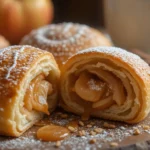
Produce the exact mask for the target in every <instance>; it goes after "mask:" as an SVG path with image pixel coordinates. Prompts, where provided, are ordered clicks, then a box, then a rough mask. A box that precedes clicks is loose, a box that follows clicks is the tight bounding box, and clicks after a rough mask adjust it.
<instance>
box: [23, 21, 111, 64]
mask: <svg viewBox="0 0 150 150" xmlns="http://www.w3.org/2000/svg"><path fill="white" fill-rule="evenodd" d="M21 44H29V45H33V46H35V47H39V48H41V49H43V50H47V51H50V52H52V53H53V55H54V56H55V57H56V60H57V62H58V63H61V62H64V61H65V60H66V59H67V58H68V57H69V56H71V55H73V54H74V53H76V52H78V51H79V50H82V49H85V48H89V47H93V46H101V45H103V46H110V45H111V42H110V41H109V40H108V39H107V38H106V37H105V36H104V35H103V34H102V33H101V32H99V31H97V30H95V29H93V28H90V27H88V26H86V25H80V24H73V23H61V24H52V25H49V26H45V27H43V28H40V29H38V30H34V31H32V32H31V33H30V34H29V35H27V36H25V37H24V38H23V39H22V41H21Z"/></svg>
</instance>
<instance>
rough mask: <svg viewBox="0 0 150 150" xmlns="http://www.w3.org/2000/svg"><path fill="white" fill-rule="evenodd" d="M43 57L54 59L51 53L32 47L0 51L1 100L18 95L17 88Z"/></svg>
mask: <svg viewBox="0 0 150 150" xmlns="http://www.w3.org/2000/svg"><path fill="white" fill-rule="evenodd" d="M42 55H47V57H50V59H54V58H53V57H52V55H51V54H50V53H48V52H46V51H42V50H40V49H37V48H34V47H31V46H13V47H8V48H5V49H2V50H0V98H1V99H3V98H6V97H9V98H10V97H12V96H13V95H15V94H16V93H15V92H16V91H17V90H16V88H17V89H18V88H19V85H20V82H22V80H23V78H24V76H25V74H26V72H27V71H28V70H29V69H30V68H31V66H32V65H33V64H34V63H35V60H37V58H40V56H42ZM10 60H12V61H10Z"/></svg>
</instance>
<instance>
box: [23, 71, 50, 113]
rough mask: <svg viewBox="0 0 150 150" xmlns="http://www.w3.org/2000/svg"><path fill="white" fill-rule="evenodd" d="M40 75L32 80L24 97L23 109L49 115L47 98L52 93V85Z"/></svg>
mask: <svg viewBox="0 0 150 150" xmlns="http://www.w3.org/2000/svg"><path fill="white" fill-rule="evenodd" d="M44 78H45V77H44V75H43V74H40V75H39V76H37V77H36V78H35V79H33V80H32V81H31V83H30V85H29V87H28V89H27V91H26V94H25V97H24V109H26V110H28V111H29V112H31V111H32V110H36V111H40V112H43V113H45V114H48V115H49V111H48V103H47V96H48V95H50V94H51V93H52V91H53V89H52V85H51V84H50V83H49V82H48V81H46V80H45V79H44Z"/></svg>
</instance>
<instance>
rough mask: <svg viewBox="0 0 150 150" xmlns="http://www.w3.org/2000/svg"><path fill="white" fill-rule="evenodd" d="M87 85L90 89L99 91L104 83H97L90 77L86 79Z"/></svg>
mask: <svg viewBox="0 0 150 150" xmlns="http://www.w3.org/2000/svg"><path fill="white" fill-rule="evenodd" d="M88 86H89V88H90V89H91V90H94V91H100V90H101V89H102V88H103V86H104V84H100V85H97V84H96V81H95V80H94V79H90V80H89V81H88Z"/></svg>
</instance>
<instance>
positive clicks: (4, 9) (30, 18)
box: [0, 0, 53, 44]
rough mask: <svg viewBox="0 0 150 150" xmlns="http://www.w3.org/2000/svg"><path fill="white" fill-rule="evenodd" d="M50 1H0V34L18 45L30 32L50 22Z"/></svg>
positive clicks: (51, 11) (51, 10)
mask: <svg viewBox="0 0 150 150" xmlns="http://www.w3.org/2000/svg"><path fill="white" fill-rule="evenodd" d="M52 18H53V4H52V2H51V0H0V34H2V35H3V36H4V37H5V38H7V39H8V40H9V41H10V43H11V44H18V43H19V41H20V40H21V38H22V37H23V36H24V35H26V34H28V33H29V32H30V31H31V30H33V29H36V28H38V27H41V26H44V25H46V24H48V23H50V22H51V21H52Z"/></svg>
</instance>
